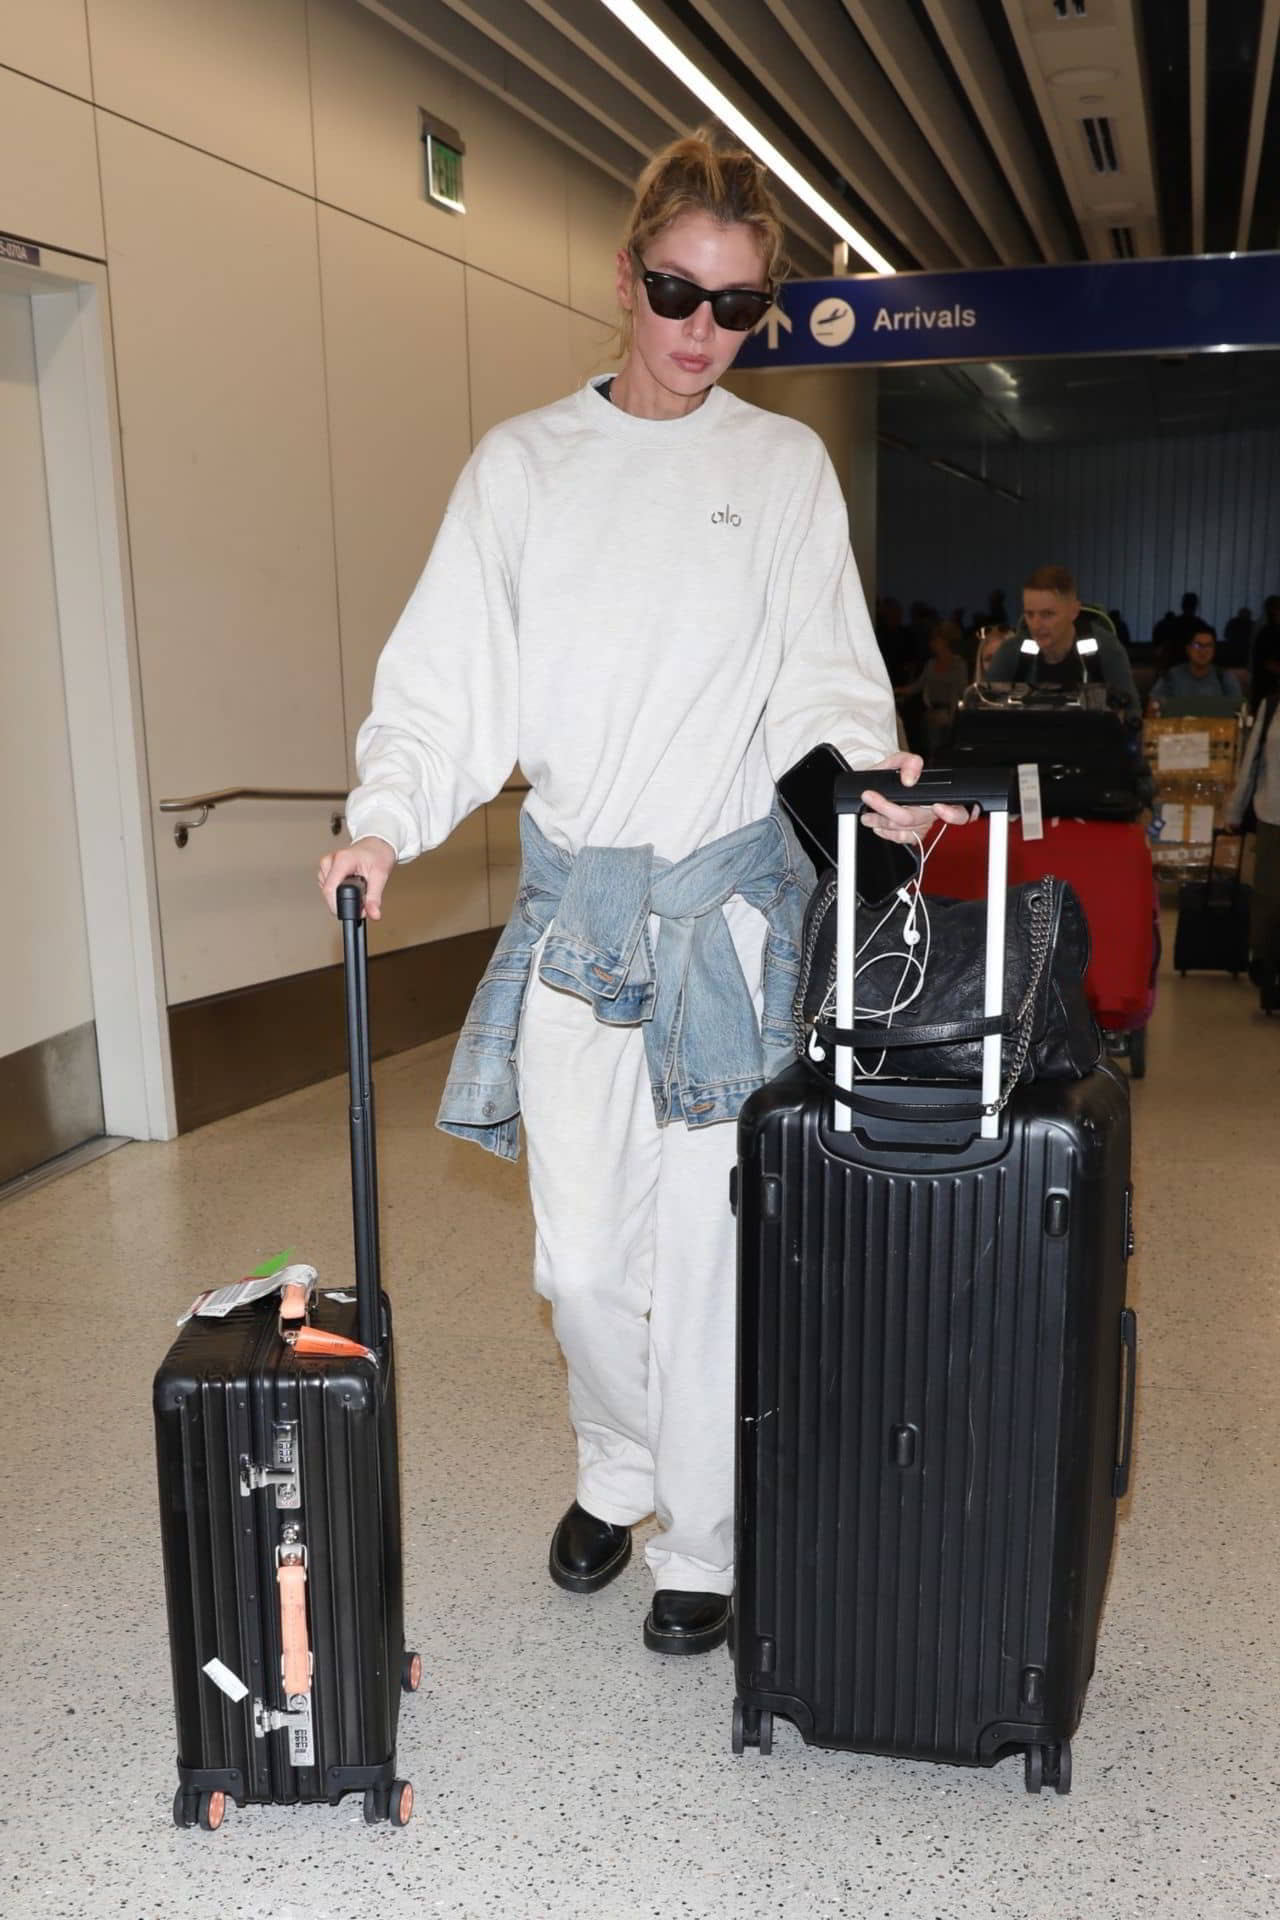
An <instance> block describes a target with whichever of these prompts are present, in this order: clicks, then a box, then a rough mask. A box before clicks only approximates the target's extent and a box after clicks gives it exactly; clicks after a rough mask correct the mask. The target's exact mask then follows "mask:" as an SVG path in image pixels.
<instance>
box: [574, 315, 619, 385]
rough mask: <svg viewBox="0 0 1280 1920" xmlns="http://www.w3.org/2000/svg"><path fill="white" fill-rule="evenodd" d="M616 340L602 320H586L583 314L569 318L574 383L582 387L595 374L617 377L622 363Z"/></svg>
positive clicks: (610, 328)
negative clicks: (615, 352)
mask: <svg viewBox="0 0 1280 1920" xmlns="http://www.w3.org/2000/svg"><path fill="white" fill-rule="evenodd" d="M616 344H617V336H616V334H615V332H614V330H613V328H612V327H611V326H606V325H605V323H604V322H603V321H602V320H587V319H585V318H584V317H583V315H582V314H580V313H571V314H570V315H569V367H570V371H571V372H572V374H573V379H574V383H575V385H577V386H581V385H582V384H583V382H584V381H586V380H589V379H590V378H591V376H592V374H593V373H617V371H618V369H619V367H620V366H621V364H622V363H621V361H620V360H618V359H617V358H616V356H615V354H614V347H615V346H616Z"/></svg>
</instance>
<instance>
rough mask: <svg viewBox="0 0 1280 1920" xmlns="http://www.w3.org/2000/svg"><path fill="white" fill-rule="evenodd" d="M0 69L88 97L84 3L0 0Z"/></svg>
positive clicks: (73, 0)
mask: <svg viewBox="0 0 1280 1920" xmlns="http://www.w3.org/2000/svg"><path fill="white" fill-rule="evenodd" d="M0 65H3V66H6V67H16V68H17V70H18V72H19V73H26V74H30V75H31V77H32V78H33V79H35V80H48V81H49V82H50V83H51V84H52V85H53V86H55V87H63V88H65V90H66V91H67V92H68V93H79V94H82V95H83V96H84V97H85V98H86V99H88V97H89V34H88V29H87V27H86V26H85V17H84V0H0Z"/></svg>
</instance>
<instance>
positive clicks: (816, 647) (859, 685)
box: [765, 454, 898, 780]
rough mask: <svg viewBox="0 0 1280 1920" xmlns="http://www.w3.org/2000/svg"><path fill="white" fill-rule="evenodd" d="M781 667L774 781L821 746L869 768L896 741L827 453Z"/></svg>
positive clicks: (771, 718)
mask: <svg viewBox="0 0 1280 1920" xmlns="http://www.w3.org/2000/svg"><path fill="white" fill-rule="evenodd" d="M783 648H784V651H783V660H782V666H781V668H780V669H779V672H778V677H777V679H776V681H775V682H774V685H773V689H772V691H771V693H770V695H769V699H768V703H767V705H766V707H765V754H766V757H767V759H768V762H769V771H770V773H771V774H772V775H773V777H774V779H775V780H777V779H779V778H780V777H781V776H782V775H783V774H784V773H785V772H786V771H787V769H788V767H792V766H794V765H795V763H796V762H797V760H800V759H801V758H802V757H803V756H804V755H805V754H806V753H808V752H809V750H810V749H811V748H812V747H816V746H818V745H820V744H821V743H822V742H823V741H827V742H829V743H830V745H831V746H833V747H836V748H837V749H838V750H839V751H840V752H841V753H843V755H844V757H845V759H846V760H847V761H848V762H849V764H850V766H852V767H855V768H861V767H869V766H872V765H874V764H875V762H876V761H878V760H882V759H883V758H884V756H885V755H886V754H889V753H892V752H893V751H894V750H895V748H896V747H897V744H898V726H897V717H896V711H895V707H894V700H893V689H892V687H891V686H890V684H889V675H888V673H887V671H886V669H885V665H884V660H883V658H882V657H881V653H880V649H879V647H878V646H877V645H876V637H875V633H874V630H873V629H872V625H871V620H870V617H869V615H868V613H867V603H866V600H865V598H864V597H863V592H862V583H861V581H860V580H859V578H858V569H857V566H856V565H855V563H854V558H853V554H852V552H851V550H850V547H849V518H848V513H847V511H846V508H845V503H844V500H843V497H842V496H841V492H840V486H839V482H838V481H837V479H836V476H835V472H834V469H833V468H832V465H831V462H830V460H828V459H827V458H826V455H825V454H823V456H822V466H821V472H820V475H819V479H818V485H817V493H816V498H815V501H814V506H813V512H812V516H811V518H810V521H809V525H808V528H807V530H806V531H805V533H804V535H803V537H802V539H801V542H800V547H799V551H798V553H797V555H796V561H795V566H794V568H793V570H792V575H791V583H790V593H789V597H788V604H787V609H786V625H785V631H784V635H783Z"/></svg>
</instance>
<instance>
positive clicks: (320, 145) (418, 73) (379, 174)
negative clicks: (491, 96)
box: [310, 0, 474, 260]
mask: <svg viewBox="0 0 1280 1920" xmlns="http://www.w3.org/2000/svg"><path fill="white" fill-rule="evenodd" d="M310 22H311V91H312V104H313V110H314V115H315V149H316V192H317V194H318V195H319V197H320V199H321V200H324V201H327V202H328V203H329V204H330V205H331V206H335V207H342V208H344V209H345V210H346V211H347V212H349V213H357V214H360V215H362V216H363V217H364V218H365V219H366V220H376V221H377V222H378V224H379V225H380V226H384V227H390V228H391V229H392V231H393V232H395V233H403V234H407V235H409V237H410V238H411V239H414V240H422V241H425V242H426V243H427V245H428V246H432V247H438V248H439V249H440V251H441V252H442V253H448V254H452V255H453V256H454V258H455V259H459V260H461V259H465V257H466V249H467V219H468V216H466V215H459V214H453V213H446V212H444V211H443V210H442V209H441V208H439V207H433V206H432V205H431V203H430V202H429V200H428V199H427V195H426V178H425V153H424V149H423V145H422V139H421V133H420V123H419V118H418V114H419V109H420V108H426V110H427V111H428V112H430V113H434V114H437V115H438V116H439V118H440V119H442V120H445V121H447V122H448V123H449V124H450V125H451V126H458V125H459V124H460V121H461V119H462V117H463V116H464V114H465V111H466V105H467V103H468V102H469V100H470V97H471V94H472V92H474V89H473V88H472V87H471V86H470V85H469V84H468V82H467V81H465V80H464V79H463V77H462V75H461V74H459V73H457V72H456V71H455V70H454V69H453V68H452V67H449V66H446V65H445V63H444V62H443V61H442V60H436V59H435V58H434V57H433V56H432V55H431V54H429V53H428V52H427V50H426V48H425V47H420V46H418V44H417V43H416V41H413V40H410V39H409V38H408V36H407V35H405V34H403V33H400V32H398V31H397V29H396V28H394V27H392V26H389V25H388V24H387V22H386V21H385V20H379V19H378V18H377V17H376V15H374V14H372V13H369V12H367V11H366V10H365V8H364V7H361V6H358V5H356V3H355V0H310ZM463 133H464V137H466V129H465V128H464V129H463ZM469 161H470V156H469V155H468V163H469Z"/></svg>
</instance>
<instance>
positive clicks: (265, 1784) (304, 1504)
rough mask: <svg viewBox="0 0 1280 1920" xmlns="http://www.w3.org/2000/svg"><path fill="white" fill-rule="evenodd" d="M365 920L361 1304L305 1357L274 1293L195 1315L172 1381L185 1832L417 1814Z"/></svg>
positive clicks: (331, 1323)
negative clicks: (407, 1745)
mask: <svg viewBox="0 0 1280 1920" xmlns="http://www.w3.org/2000/svg"><path fill="white" fill-rule="evenodd" d="M363 911H364V910H363V896H362V890H361V887H360V886H359V885H358V884H354V883H347V884H344V885H343V886H342V887H341V888H340V889H339V892H338V913H339V918H340V920H341V922H342V931H343V945H344V953H345V975H346V1007H347V1043H348V1055H349V1064H350V1075H351V1169H352V1182H353V1196H354V1214H355V1271H356V1299H355V1301H354V1302H353V1301H352V1300H351V1299H350V1297H348V1298H347V1299H345V1300H334V1299H330V1298H325V1297H324V1296H323V1295H322V1296H320V1297H319V1300H318V1303H317V1307H316V1311H315V1312H314V1314H313V1315H312V1318H311V1326H310V1327H309V1328H308V1329H307V1331H306V1333H305V1334H303V1335H301V1336H299V1338H298V1344H297V1345H296V1346H295V1345H294V1344H291V1341H290V1340H289V1339H286V1338H285V1337H284V1331H285V1326H284V1320H283V1316H282V1312H281V1302H280V1300H279V1299H278V1298H275V1299H271V1300H263V1301H259V1302H257V1303H256V1304H254V1305H252V1306H244V1307H237V1308H235V1309H233V1311H232V1312H231V1313H230V1314H229V1315H228V1316H227V1317H226V1318H225V1319H222V1320H210V1319H201V1318H199V1317H198V1316H197V1317H194V1318H192V1319H191V1320H189V1321H188V1322H187V1323H186V1325H185V1326H184V1327H183V1328H182V1330H181V1332H180V1333H179V1335H178V1338H177V1339H176V1340H175V1342H174V1344H173V1346H172V1348H171V1349H170V1351H169V1353H168V1355H167V1357H166V1359H165V1361H164V1363H163V1364H162V1366H161V1367H160V1369H159V1372H158V1373H157V1374H156V1378H155V1390H154V1408H155V1427H156V1455H157V1463H158V1466H159V1476H160V1520H161V1529H162V1533H163V1540H164V1565H165V1588H166V1592H167V1596H168V1605H169V1643H170V1652H171V1656H172V1664H173V1691H174V1703H175V1708H176V1714H177V1725H178V1779H179V1782H180V1785H179V1787H178V1791H177V1795H176V1798H175V1800H174V1820H175V1821H176V1823H177V1825H178V1826H180V1827H190V1826H194V1825H196V1824H197V1822H199V1824H200V1825H201V1826H204V1827H207V1828H214V1827H217V1826H220V1825H221V1823H222V1819H223V1815H224V1813H225V1809H226V1802H227V1799H228V1798H230V1799H233V1800H234V1801H235V1802H236V1803H237V1805H241V1806H242V1805H244V1804H245V1802H247V1801H262V1802H273V1803H276V1804H286V1805H288V1804H292V1803H294V1802H297V1801H328V1802H330V1803H331V1804H336V1803H337V1802H338V1800H339V1799H341V1797H342V1796H343V1795H344V1794H347V1793H352V1792H356V1793H363V1795H364V1814H365V1819H366V1820H367V1821H369V1822H370V1823H373V1822H375V1821H379V1820H385V1819H390V1820H391V1822H392V1824H393V1825H396V1826H403V1825H404V1824H405V1822H406V1821H407V1820H408V1818H409V1816H410V1814H411V1812H412V1809H413V1788H412V1786H411V1785H410V1784H409V1782H408V1781H405V1780H399V1779H397V1778H396V1764H395V1749H396V1725H397V1719H398V1715H399V1704H400V1694H401V1691H402V1690H403V1691H405V1692H414V1691H416V1689H417V1686H418V1682H419V1679H420V1676H421V1662H420V1660H419V1658H418V1656H417V1654H414V1653H408V1652H406V1651H405V1646H404V1605H403V1588H402V1578H401V1557H400V1469H399V1458H398V1445H397V1431H396V1389H395V1364H394V1354H393V1345H392V1329H391V1314H390V1307H389V1304H388V1301H387V1298H386V1295H385V1294H383V1293H382V1292H381V1289H380V1284H379V1258H378V1199H377V1170H376V1156H375V1144H374V1117H373V1086H372V1074H371V1063H370V1046H369V1023H368V975H367V958H366V937H365V923H364V918H363ZM308 1346H314V1347H324V1346H329V1347H334V1348H338V1349H339V1351H336V1352H311V1351H303V1350H300V1349H305V1348H307V1347H308ZM343 1349H345V1350H343Z"/></svg>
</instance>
